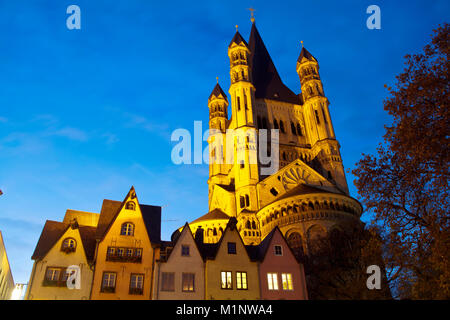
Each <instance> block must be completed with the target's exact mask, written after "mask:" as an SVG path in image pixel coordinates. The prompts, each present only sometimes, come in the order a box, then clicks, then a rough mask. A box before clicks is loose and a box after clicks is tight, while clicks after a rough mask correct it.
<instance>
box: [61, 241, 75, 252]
mask: <svg viewBox="0 0 450 320" xmlns="http://www.w3.org/2000/svg"><path fill="white" fill-rule="evenodd" d="M76 247H77V241H76V240H75V239H74V238H66V239H64V241H63V242H62V245H61V251H65V252H74V251H75V250H76Z"/></svg>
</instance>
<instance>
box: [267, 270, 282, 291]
mask: <svg viewBox="0 0 450 320" xmlns="http://www.w3.org/2000/svg"><path fill="white" fill-rule="evenodd" d="M275 287H276V288H275ZM267 288H268V289H269V291H278V290H280V287H279V286H278V273H276V272H267Z"/></svg>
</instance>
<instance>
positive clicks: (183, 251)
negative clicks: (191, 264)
mask: <svg viewBox="0 0 450 320" xmlns="http://www.w3.org/2000/svg"><path fill="white" fill-rule="evenodd" d="M181 255H182V256H189V246H185V245H182V246H181Z"/></svg>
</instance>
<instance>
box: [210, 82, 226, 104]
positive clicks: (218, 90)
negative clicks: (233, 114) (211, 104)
mask: <svg viewBox="0 0 450 320" xmlns="http://www.w3.org/2000/svg"><path fill="white" fill-rule="evenodd" d="M220 95H222V96H223V98H224V99H225V100H226V101H227V102H228V98H227V95H226V94H225V92H223V90H222V88H221V87H220V85H219V83H217V84H216V86H215V87H214V89H213V91H212V92H211V95H210V96H209V98H208V100H209V99H211V97H217V98H218V97H219V96H220Z"/></svg>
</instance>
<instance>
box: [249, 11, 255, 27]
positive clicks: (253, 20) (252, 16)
mask: <svg viewBox="0 0 450 320" xmlns="http://www.w3.org/2000/svg"><path fill="white" fill-rule="evenodd" d="M248 10H249V11H250V14H251V18H250V21H251V22H252V23H253V22H255V16H254V12H255V11H256V10H255V9H253V8H248Z"/></svg>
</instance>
